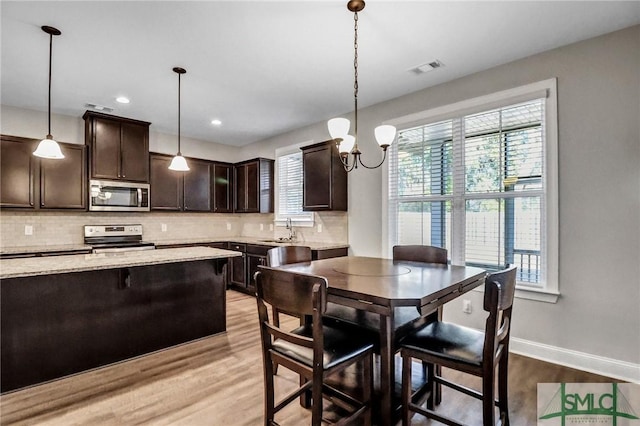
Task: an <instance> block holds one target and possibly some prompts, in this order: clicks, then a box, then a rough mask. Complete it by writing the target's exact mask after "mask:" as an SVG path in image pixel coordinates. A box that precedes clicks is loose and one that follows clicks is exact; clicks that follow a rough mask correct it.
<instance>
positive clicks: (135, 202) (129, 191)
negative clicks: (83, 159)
mask: <svg viewBox="0 0 640 426" xmlns="http://www.w3.org/2000/svg"><path fill="white" fill-rule="evenodd" d="M89 210H92V211H127V212H136V211H149V184H146V183H130V182H112V181H103V180H91V181H89Z"/></svg>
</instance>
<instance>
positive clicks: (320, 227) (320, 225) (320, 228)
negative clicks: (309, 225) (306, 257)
mask: <svg viewBox="0 0 640 426" xmlns="http://www.w3.org/2000/svg"><path fill="white" fill-rule="evenodd" d="M318 232H322V224H321V223H319V224H318Z"/></svg>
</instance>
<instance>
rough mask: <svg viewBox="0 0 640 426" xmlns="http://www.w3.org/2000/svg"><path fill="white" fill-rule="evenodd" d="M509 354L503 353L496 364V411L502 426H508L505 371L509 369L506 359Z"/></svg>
mask: <svg viewBox="0 0 640 426" xmlns="http://www.w3.org/2000/svg"><path fill="white" fill-rule="evenodd" d="M508 357H509V354H508V353H504V354H503V356H502V359H500V363H499V364H498V409H499V410H498V411H499V412H500V417H501V419H502V426H509V400H508V396H507V395H508V392H507V382H508V380H507V379H508V375H507V370H508V367H509V362H508V359H509V358H508Z"/></svg>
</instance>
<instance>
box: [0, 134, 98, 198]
mask: <svg viewBox="0 0 640 426" xmlns="http://www.w3.org/2000/svg"><path fill="white" fill-rule="evenodd" d="M1 139H2V141H1V144H0V147H1V153H0V158H1V161H2V164H1V168H0V182H1V186H2V188H0V191H1V192H0V206H2V207H11V208H28V209H75V210H86V207H87V161H86V160H87V159H86V147H85V146H83V145H75V144H68V143H61V142H58V144H59V145H60V149H61V151H62V154H64V158H63V159H59V160H52V159H44V158H36V157H34V156H33V155H32V154H33V151H34V149H35V147H36V145H37V143H38V140H36V139H27V138H20V137H15V136H4V135H3V136H2V137H1Z"/></svg>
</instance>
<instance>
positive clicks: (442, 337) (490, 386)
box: [400, 266, 517, 426]
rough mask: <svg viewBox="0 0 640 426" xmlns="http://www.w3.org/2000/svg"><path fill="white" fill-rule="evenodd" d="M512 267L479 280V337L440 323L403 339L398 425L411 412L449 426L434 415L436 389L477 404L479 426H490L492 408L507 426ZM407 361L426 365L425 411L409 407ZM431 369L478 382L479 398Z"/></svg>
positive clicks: (447, 420) (471, 331)
mask: <svg viewBox="0 0 640 426" xmlns="http://www.w3.org/2000/svg"><path fill="white" fill-rule="evenodd" d="M516 269H517V268H516V267H515V266H513V267H510V268H508V269H505V270H504V271H500V272H496V273H493V274H489V275H488V276H487V278H486V280H485V288H484V310H485V311H487V312H489V315H488V317H487V320H486V323H485V331H484V333H483V332H481V331H478V330H474V329H471V328H467V327H463V326H460V325H457V324H453V323H447V322H443V321H436V322H433V323H431V324H429V325H427V326H426V327H424V328H422V329H420V330H418V331H416V332H414V333H411V334H409V335H408V336H407V337H406V338H405V339H404V340H403V342H402V346H401V351H400V353H401V356H402V424H403V425H409V424H410V423H409V422H410V420H411V416H412V414H411V413H412V412H417V413H420V414H422V415H423V416H425V417H427V418H431V419H435V420H437V421H439V422H442V423H446V424H449V425H458V424H460V423H458V422H456V420H454V419H452V418H450V417H447V416H444V415H441V414H438V413H436V412H435V411H434V399H433V398H434V394H435V392H434V391H435V385H436V384H441V385H445V386H448V387H451V388H453V389H455V390H457V391H460V392H463V393H465V394H467V395H470V396H473V397H475V398H478V399H481V400H482V407H483V408H482V418H483V424H484V425H485V426H488V425H495V410H494V405H496V406H497V407H498V411H499V418H500V420H501V425H502V426H508V425H509V408H508V402H507V369H508V360H509V335H510V330H511V311H512V306H513V296H514V293H515V287H516ZM412 359H419V360H422V361H423V362H426V363H428V365H429V368H428V373H427V374H428V377H427V379H428V383H430V386H431V392H430V394H429V396H428V397H427V398H428V399H427V407H426V409H425V408H423V407H421V406H420V405H418V404H417V403H414V402H412V398H413V395H412V392H411V365H412ZM434 366H442V367H448V368H451V369H454V370H458V371H462V372H464V373H468V374H472V375H474V376H479V377H481V378H482V392H478V391H476V390H474V389H470V388H468V387H465V386H462V385H460V384H457V383H453V382H451V381H449V380H447V379H444V378H443V377H441V376H440V375H439V374H437V369H436V368H434ZM496 369H497V371H498V380H497V382H498V399H497V400H495V399H494V395H495V372H496Z"/></svg>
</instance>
